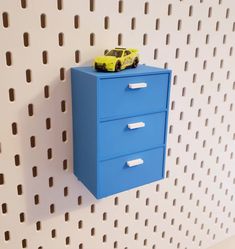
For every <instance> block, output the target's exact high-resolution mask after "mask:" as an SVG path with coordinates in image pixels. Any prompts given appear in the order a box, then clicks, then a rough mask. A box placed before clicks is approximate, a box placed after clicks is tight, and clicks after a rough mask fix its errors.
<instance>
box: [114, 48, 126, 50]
mask: <svg viewBox="0 0 235 249" xmlns="http://www.w3.org/2000/svg"><path fill="white" fill-rule="evenodd" d="M115 50H126V48H115Z"/></svg>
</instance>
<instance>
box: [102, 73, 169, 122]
mask: <svg viewBox="0 0 235 249" xmlns="http://www.w3.org/2000/svg"><path fill="white" fill-rule="evenodd" d="M168 78H169V74H156V75H142V76H136V77H120V78H112V79H101V80H100V84H99V113H100V118H101V119H109V118H116V117H122V116H129V115H139V114H143V113H151V112H155V111H160V110H165V109H166V108H167V91H168V80H169V79H168Z"/></svg>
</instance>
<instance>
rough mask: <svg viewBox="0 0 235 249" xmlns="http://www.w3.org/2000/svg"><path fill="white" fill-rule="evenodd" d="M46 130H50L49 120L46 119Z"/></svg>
mask: <svg viewBox="0 0 235 249" xmlns="http://www.w3.org/2000/svg"><path fill="white" fill-rule="evenodd" d="M46 129H47V130H50V129H51V119H50V118H47V119H46Z"/></svg>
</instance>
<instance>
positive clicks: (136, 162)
mask: <svg viewBox="0 0 235 249" xmlns="http://www.w3.org/2000/svg"><path fill="white" fill-rule="evenodd" d="M143 163H144V160H143V159H141V158H138V159H135V160H131V161H127V165H128V166H129V167H134V166H138V165H141V164H143Z"/></svg>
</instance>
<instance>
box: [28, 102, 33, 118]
mask: <svg viewBox="0 0 235 249" xmlns="http://www.w3.org/2000/svg"><path fill="white" fill-rule="evenodd" d="M33 109H34V108H33V104H29V105H28V115H29V116H30V117H31V116H33V114H34V110H33Z"/></svg>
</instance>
